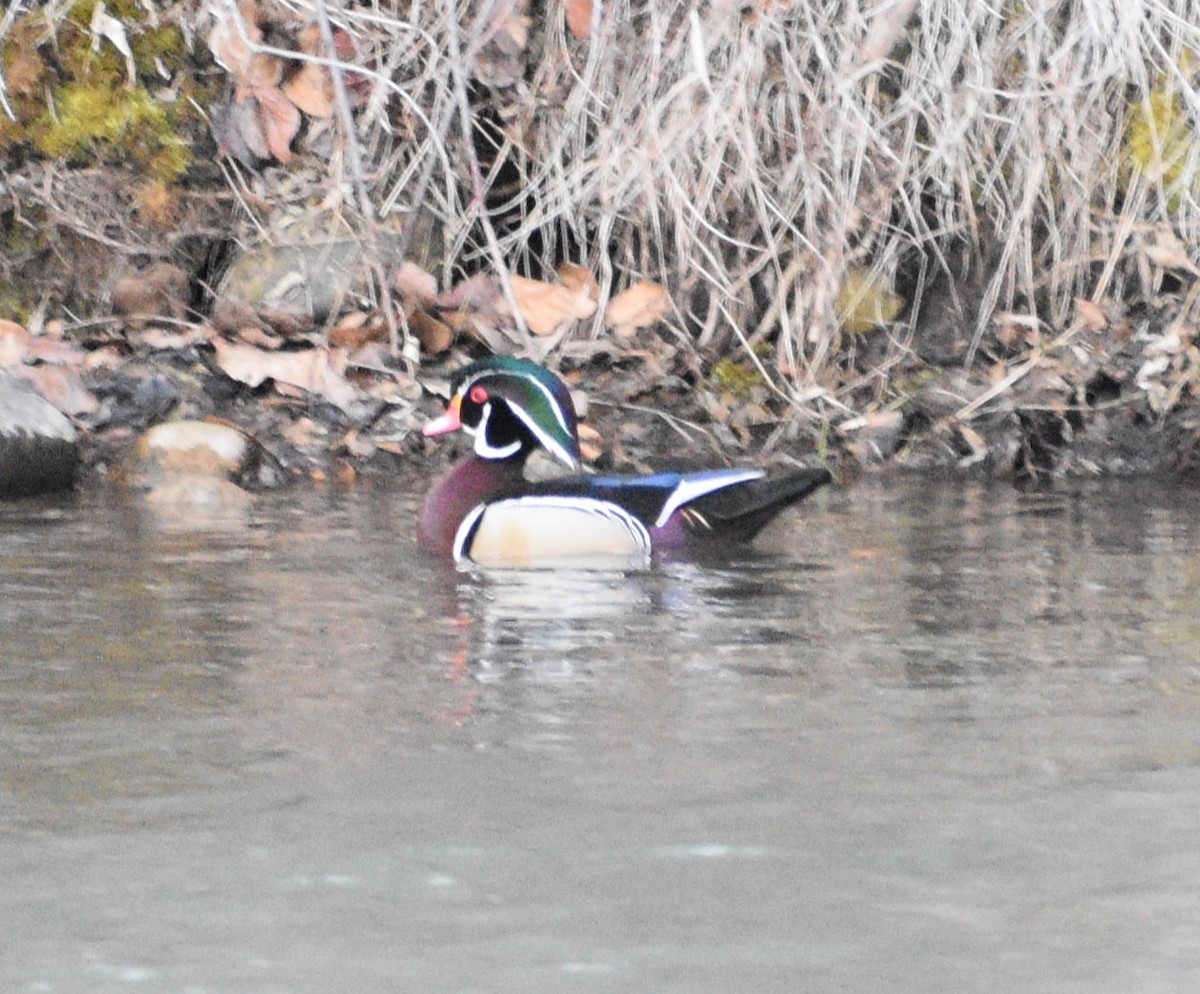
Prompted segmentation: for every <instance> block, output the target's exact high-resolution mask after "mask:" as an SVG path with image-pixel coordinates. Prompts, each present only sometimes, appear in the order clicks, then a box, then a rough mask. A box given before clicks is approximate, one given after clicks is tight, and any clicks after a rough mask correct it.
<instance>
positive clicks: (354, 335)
mask: <svg viewBox="0 0 1200 994" xmlns="http://www.w3.org/2000/svg"><path fill="white" fill-rule="evenodd" d="M387 333H388V332H387V325H386V324H385V323H384V322H382V321H380V320H379V319H378V317H377V316H373V315H371V314H368V313H367V312H366V311H353V312H352V313H350V314H347V315H346V316H345V317H343V318H342V319H341V320H340V321H338V323H337V324H336V325H334V326H333V327H332V328H331V329H330V330H329V335H328V342H329V344H330V345H333V346H335V347H337V348H345V349H357V348H362V346H364V345H366V344H367V343H368V342H378V341H380V340H382V339H385V338H387Z"/></svg>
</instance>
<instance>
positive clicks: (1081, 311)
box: [1075, 297, 1108, 331]
mask: <svg viewBox="0 0 1200 994" xmlns="http://www.w3.org/2000/svg"><path fill="white" fill-rule="evenodd" d="M1075 314H1076V315H1077V316H1078V318H1079V320H1080V321H1082V322H1083V326H1084V327H1085V328H1086V329H1087V330H1088V331H1103V330H1104V329H1105V328H1107V327H1108V318H1107V317H1106V316H1105V314H1104V308H1102V307H1101V306H1100V305H1099V304H1097V303H1096V302H1095V301H1092V300H1088V299H1086V298H1084V297H1076V298H1075Z"/></svg>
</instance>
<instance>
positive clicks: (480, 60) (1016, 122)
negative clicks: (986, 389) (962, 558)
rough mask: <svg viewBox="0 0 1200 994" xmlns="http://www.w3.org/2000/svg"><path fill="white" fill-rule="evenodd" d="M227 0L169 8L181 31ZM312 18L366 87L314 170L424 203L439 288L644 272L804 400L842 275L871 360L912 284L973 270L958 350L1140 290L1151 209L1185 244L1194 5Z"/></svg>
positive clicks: (886, 353) (808, 2) (513, 9)
mask: <svg viewBox="0 0 1200 994" xmlns="http://www.w3.org/2000/svg"><path fill="white" fill-rule="evenodd" d="M263 2H267V0H263ZM270 2H272V3H279V4H281V5H282V6H285V7H287V8H290V9H292V10H293V11H295V12H296V13H298V14H299V15H301V16H302V17H316V16H317V15H318V14H320V12H321V8H323V7H324V6H325V3H324V2H322V0H270ZM232 3H233V0H192V2H191V4H190V5H185V6H188V7H189V9H190V10H192V11H193V12H194V13H195V15H196V16H195V21H196V24H195V27H197V28H198V29H199V28H201V27H202V26H203V24H204V23H207V21H206V18H205V17H203V16H202V15H205V14H206V13H208V12H210V11H211V12H218V11H220V10H223V9H227V8H229V7H231V6H232ZM579 9H586V8H585V7H580V8H579ZM329 16H330V17H331V18H332V19H333V20H334V21H335V22H336V23H337V24H338V25H340V26H342V27H344V28H346V29H347V30H348V31H350V32H351V33H352V34H353V35H354V36H355V37H356V38H357V39H358V41H359V45H360V53H359V57H358V58H357V59H356V62H357V65H355V66H353V67H348V68H354V69H358V70H361V69H362V68H363V66H364V65H369V66H371V67H372V68H373V79H374V80H375V83H376V88H375V91H374V95H373V97H372V99H371V101H370V103H369V105H368V106H367V108H366V109H365V110H361V111H360V112H359V113H358V115H357V117H356V120H355V125H354V127H355V131H356V140H357V141H358V142H359V143H360V146H361V153H362V155H361V161H362V163H363V164H362V166H361V167H358V168H354V167H352V166H351V165H349V164H348V163H351V162H352V161H353V160H352V158H341V157H335V159H334V161H333V165H332V170H333V173H334V179H335V180H336V181H338V182H341V181H343V180H346V179H350V180H356V179H362V180H364V181H365V188H364V190H363V192H364V195H365V197H366V198H367V200H369V202H370V203H371V204H373V205H374V208H375V210H376V211H377V212H378V213H379V214H380V215H381V216H383V217H384V218H389V217H394V216H395V215H396V214H398V213H404V212H411V211H412V209H413V208H414V207H418V206H419V207H420V209H421V211H423V212H425V213H426V214H429V213H432V214H433V215H435V216H436V217H437V219H438V220H439V223H440V227H441V229H442V232H443V235H444V241H445V251H444V253H443V254H442V258H443V259H444V271H443V272H442V273H441V274H440V275H441V277H442V280H443V282H444V283H445V282H449V281H450V280H451V279H453V278H455V277H456V276H457V275H460V274H461V273H462V272H464V271H470V270H472V269H477V268H488V269H493V270H500V271H505V270H507V271H512V272H521V273H525V274H528V275H534V276H543V275H546V274H547V273H549V272H550V271H551V270H552V269H553V267H554V265H555V264H556V263H557V262H559V261H562V260H564V259H565V260H569V261H572V262H576V263H580V264H582V265H584V266H586V267H588V268H589V269H591V270H592V271H593V272H595V273H596V274H597V275H598V276H599V278H600V281H601V285H602V289H603V292H604V293H606V294H611V293H615V292H617V291H618V290H619V289H621V288H623V287H624V286H626V285H628V284H629V283H631V282H633V281H635V280H638V279H651V280H657V281H660V282H662V283H664V284H665V285H666V286H667V287H668V288H669V289H670V291H671V294H672V298H673V300H674V302H675V308H676V309H675V313H674V315H673V318H672V320H671V329H672V331H673V332H674V334H675V335H676V336H677V338H678V340H679V341H680V342H683V343H686V344H687V346H688V347H689V348H696V349H697V350H700V351H701V352H704V353H705V354H708V355H719V354H725V353H728V352H730V351H731V350H733V351H735V352H737V353H738V354H742V355H744V356H746V357H752V358H753V361H754V362H756V363H759V364H760V365H761V368H762V372H763V374H764V375H765V376H766V377H767V378H768V380H769V381H770V382H771V384H772V385H773V387H774V389H775V390H776V392H777V394H778V395H779V396H782V397H786V398H789V399H793V400H801V399H803V400H804V402H805V403H806V404H809V405H812V404H814V403H815V405H816V406H817V408H818V409H820V408H821V407H822V405H824V410H825V412H826V413H829V412H831V411H833V410H838V409H842V410H845V406H843V405H848V406H850V407H854V406H855V405H856V404H857V403H859V400H858V399H856V398H858V395H857V394H856V393H855V391H856V390H857V389H858V388H860V387H861V385H862V374H861V373H855V372H853V371H852V370H850V369H849V368H848V365H849V364H848V362H847V359H846V357H847V354H848V352H849V351H851V350H852V349H853V348H854V347H855V346H856V344H857V340H856V339H855V337H854V336H852V335H851V334H849V333H848V332H846V331H843V330H842V322H841V315H840V314H839V313H838V307H839V294H840V293H841V292H842V291H843V289H844V287H845V286H846V285H847V283H848V278H849V277H851V276H853V275H855V274H857V275H856V276H855V278H856V279H857V280H858V282H859V283H860V284H862V285H864V286H870V285H871V283H870V281H869V280H867V281H864V280H863V279H862V274H863V273H864V272H869V273H871V274H874V278H875V279H876V281H877V285H879V286H882V287H885V288H890V287H894V288H895V289H896V290H897V291H898V292H899V293H900V294H901V295H902V296H903V297H904V298H905V301H906V303H908V304H910V305H912V306H909V307H906V308H905V310H904V311H903V312H902V313H901V317H900V320H899V321H898V322H894V323H893V324H891V325H890V326H889V327H888V328H887V329H886V330H885V331H880V332H872V333H870V334H871V335H872V336H880V338H879V339H877V340H876V341H881V340H882V338H883V337H886V341H887V344H886V347H884V348H882V349H879V348H876V350H875V351H876V353H879V354H880V355H881V356H882V358H879V356H878V355H877V357H876V360H875V361H876V363H877V365H876V367H875V371H876V372H878V371H879V370H885V369H887V368H889V367H890V366H892V365H895V364H896V363H899V362H902V361H904V359H905V357H906V356H907V355H908V354H909V350H910V346H911V341H912V337H913V334H914V329H915V328H916V327H917V324H918V322H919V319H920V318H919V315H920V307H919V305H920V301H921V297H922V294H923V292H924V291H925V289H926V287H927V286H928V285H929V283H930V281H932V280H933V279H934V278H935V277H938V276H939V275H940V274H944V273H949V274H950V275H952V276H953V277H954V278H955V279H956V280H958V279H961V278H962V277H963V276H964V273H965V271H968V270H970V271H972V272H973V273H975V274H977V285H979V286H982V288H983V290H982V295H983V300H984V306H983V307H981V308H979V309H978V314H979V319H978V324H977V326H976V327H974V328H970V329H967V332H968V338H970V340H971V343H972V344H971V348H970V349H968V352H967V354H966V356H965V358H966V360H967V362H968V364H969V363H970V362H971V360H972V359H973V358H974V356H975V352H976V347H977V346H978V345H979V343H980V342H981V340H982V337H983V335H984V332H985V331H986V329H987V324H988V322H989V320H990V318H991V315H992V313H993V311H994V310H995V309H997V308H1000V309H1004V310H1007V311H1013V312H1016V313H1018V314H1020V315H1024V316H1025V317H1027V318H1032V319H1034V320H1036V322H1039V323H1040V325H1041V326H1042V327H1044V328H1045V329H1046V330H1047V331H1048V332H1050V333H1055V332H1057V331H1060V330H1062V329H1064V328H1065V327H1066V326H1067V325H1068V323H1069V321H1070V319H1071V316H1072V307H1073V301H1074V299H1075V298H1076V297H1082V298H1086V299H1094V300H1106V299H1116V300H1120V299H1131V298H1132V297H1134V296H1137V295H1148V294H1150V293H1151V292H1152V290H1153V283H1154V279H1155V275H1156V273H1155V271H1154V266H1153V265H1151V264H1148V262H1147V255H1146V253H1145V251H1144V248H1145V246H1146V245H1147V244H1149V243H1151V242H1153V241H1154V238H1155V237H1156V236H1155V232H1161V231H1162V230H1164V227H1163V226H1165V227H1166V229H1169V230H1170V231H1171V232H1173V233H1174V234H1175V235H1177V236H1178V237H1179V238H1180V239H1182V242H1183V244H1184V245H1185V246H1194V245H1196V244H1197V243H1198V242H1200V201H1198V198H1200V171H1198V170H1197V165H1198V160H1200V141H1197V140H1196V136H1197V129H1198V128H1200V94H1198V93H1197V84H1196V79H1197V75H1198V70H1197V67H1198V66H1200V54H1198V53H1200V0H761V2H759V3H757V4H752V5H748V4H745V3H742V2H738V3H733V2H729V0H714V2H712V3H710V4H707V5H697V4H696V3H695V2H694V0H603V2H601V0H596V5H595V8H594V11H593V14H592V22H591V27H590V32H589V34H588V36H587V37H586V38H585V39H582V40H581V39H579V38H577V37H574V36H573V35H572V34H571V33H570V32H569V31H568V30H567V28H566V25H565V19H564V9H563V6H562V5H561V4H559V3H556V2H550V3H548V4H547V5H546V6H545V8H538V9H537V10H536V11H534V10H533V9H531V8H530V7H529V6H528V0H472V2H468V3H465V4H463V3H460V4H458V5H457V6H456V5H455V3H454V2H453V0H417V2H411V3H401V2H398V0H374V2H373V3H363V2H359V3H349V4H345V5H340V6H339V5H338V4H336V3H329ZM364 202H365V201H364ZM414 216H415V215H414ZM1151 262H1153V260H1151ZM1192 299H1193V301H1194V299H1195V295H1193V297H1192ZM599 313H601V312H598V314H599ZM973 313H974V312H973ZM604 333H605V331H604V329H603V326H602V324H601V323H600V318H599V316H598V317H597V319H596V322H595V324H593V325H592V326H591V327H590V328H585V329H582V330H580V331H577V332H576V333H575V334H576V337H577V338H581V337H586V336H589V335H590V336H600V335H602V334H604ZM751 345H753V346H756V347H755V348H753V349H751V348H749V346H751ZM877 379H879V381H880V382H881V383H882V384H883V385H882V386H880V387H879V389H880V390H881V391H883V392H884V393H885V394H886V391H887V389H888V387H887V385H886V379H885V378H883V377H877Z"/></svg>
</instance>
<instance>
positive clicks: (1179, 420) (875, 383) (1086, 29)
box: [0, 0, 1200, 478]
mask: <svg viewBox="0 0 1200 994" xmlns="http://www.w3.org/2000/svg"><path fill="white" fill-rule="evenodd" d="M1181 2H1184V0H1181ZM1135 6H1137V5H1128V9H1126V8H1125V7H1122V6H1121V5H1116V6H1115V7H1114V6H1113V5H1109V4H1093V3H1091V2H1084V3H1082V4H1081V3H1067V2H1065V0H1064V2H1058V3H1048V4H1042V5H1036V6H1030V5H1022V4H1016V5H1012V6H1011V7H1006V8H1005V12H1004V15H1003V16H999V15H997V14H996V12H995V11H991V10H989V9H985V8H984V7H983V6H982V5H962V4H956V3H947V4H945V5H938V4H926V5H917V4H915V3H913V2H911V0H899V2H896V3H893V4H884V5H878V4H869V3H865V2H864V3H859V2H858V0H851V2H850V3H846V2H845V0H815V2H812V3H804V4H798V5H788V4H767V5H753V6H751V7H736V6H735V7H729V8H728V9H726V8H711V9H702V8H699V7H696V6H694V5H690V4H686V3H684V4H680V5H677V7H674V8H672V9H671V11H670V16H662V11H660V10H659V9H658V8H657V7H655V6H654V5H646V4H640V3H635V4H632V5H631V6H630V8H629V10H628V11H627V12H626V13H627V16H621V17H617V16H614V15H613V14H612V13H611V12H610V11H607V10H606V9H604V8H602V6H601V5H598V4H594V3H592V2H590V0H570V2H568V3H565V4H564V5H562V6H561V7H556V6H553V5H552V6H550V7H547V8H534V7H533V6H532V5H530V4H528V3H527V2H525V0H513V2H511V3H504V4H481V5H475V4H468V5H467V7H466V8H464V9H463V10H462V11H459V10H458V9H457V8H454V7H453V5H443V6H441V7H439V6H437V5H434V6H433V7H430V8H428V9H424V8H422V9H420V10H417V9H413V10H401V9H400V8H399V7H398V6H396V5H388V4H383V5H378V4H376V5H370V6H366V5H359V4H355V3H348V4H344V5H342V6H340V7H337V8H334V7H332V6H330V7H329V8H328V9H327V8H326V6H325V5H324V4H313V5H309V4H304V3H301V4H290V3H289V4H285V3H281V2H277V0H237V2H233V0H195V2H192V3H186V4H181V5H172V6H170V7H168V6H166V5H163V4H160V3H156V2H152V0H137V2H134V0H114V2H111V3H102V2H99V0H72V2H64V3H62V4H57V5H51V6H50V7H46V8H42V7H35V6H33V5H27V4H23V3H17V4H13V5H10V6H9V8H8V9H7V11H6V13H5V15H4V17H3V19H0V44H3V52H2V55H3V58H2V59H0V81H2V84H0V156H2V157H3V159H4V163H5V165H6V167H7V168H6V170H5V182H4V185H3V186H2V187H0V235H2V236H3V239H4V244H5V252H4V253H3V254H2V255H0V317H5V318H7V319H8V320H7V321H5V323H4V324H2V325H0V360H2V361H0V365H2V366H4V367H5V368H7V369H9V370H11V371H13V372H14V373H15V374H16V375H19V376H22V377H24V378H25V379H27V380H30V381H31V382H33V383H35V385H36V386H37V388H38V390H39V391H40V392H41V393H42V394H43V396H45V397H46V398H47V399H49V400H50V401H51V402H52V403H53V404H54V405H55V406H56V407H58V409H59V410H61V411H63V412H64V413H65V414H67V415H68V416H69V417H70V418H72V419H73V421H74V422H75V423H76V424H77V425H78V426H79V427H80V428H81V429H83V431H84V433H85V438H86V440H87V442H88V445H87V451H88V453H89V455H88V456H87V459H88V461H89V464H90V465H91V466H92V467H94V468H95V469H97V470H103V469H105V468H106V467H110V466H115V465H116V464H117V463H118V462H119V460H120V457H121V454H122V453H123V452H127V451H129V450H130V448H131V447H132V446H133V439H134V438H136V437H138V436H139V435H141V433H142V432H144V431H145V430H146V429H147V428H149V427H150V426H152V425H155V424H158V423H160V422H162V421H164V420H168V419H188V420H193V419H198V418H210V419H212V418H215V419H220V420H223V421H224V422H227V423H230V424H234V425H237V426H239V428H240V429H241V430H243V431H245V432H246V433H247V434H248V435H249V436H251V437H252V438H253V439H254V440H256V442H257V444H259V445H261V446H262V448H263V449H264V451H267V452H269V453H270V455H271V458H272V460H273V461H274V462H276V463H277V464H278V466H279V467H280V468H281V469H282V471H283V472H282V475H283V476H286V475H288V474H289V473H294V474H300V475H309V476H328V475H330V474H333V475H336V476H338V477H339V478H350V477H352V476H353V475H354V474H355V473H358V472H362V471H363V470H364V469H366V468H369V467H372V466H387V465H389V463H390V461H394V460H395V459H405V460H407V459H412V458H414V457H417V456H420V455H422V454H423V453H424V452H425V448H424V443H423V442H422V440H421V439H420V436H419V434H418V433H417V431H416V429H417V427H418V426H419V424H420V423H421V421H422V420H423V419H424V417H425V416H426V415H427V414H428V413H429V412H430V411H432V410H434V409H436V407H437V400H436V394H437V392H438V391H439V389H440V386H439V385H440V384H442V383H444V381H445V379H446V377H447V376H448V373H449V371H450V369H452V368H453V366H455V365H456V364H458V363H460V362H463V361H466V360H468V359H470V358H472V357H474V356H477V355H479V354H481V353H484V352H487V351H493V352H509V353H517V354H521V355H527V356H530V357H532V358H535V359H537V360H539V361H543V362H546V363H547V364H549V365H552V366H554V367H555V368H557V369H559V370H560V371H562V372H563V373H564V374H565V375H566V377H567V378H568V380H569V381H570V382H571V383H572V384H573V385H574V386H575V387H576V388H577V389H578V390H579V391H580V392H581V394H584V393H586V394H587V395H588V396H589V397H590V398H591V401H592V403H591V404H590V421H589V428H590V433H589V437H588V439H587V440H586V443H587V446H588V449H589V452H590V453H591V454H592V455H593V456H594V458H595V460H596V461H597V462H598V463H599V464H602V465H613V466H640V465H646V464H651V463H654V462H655V461H656V460H658V459H659V458H661V457H662V456H664V455H675V454H679V453H680V452H683V453H684V454H685V455H688V456H692V457H694V458H697V459H704V460H705V461H709V460H711V459H712V458H713V457H714V455H715V456H716V457H717V458H722V457H737V458H745V457H746V456H747V455H750V456H752V457H757V458H759V459H761V460H762V461H773V460H774V461H788V460H797V459H799V460H812V459H814V458H816V459H822V460H825V461H827V462H829V463H831V464H835V465H837V466H840V467H841V468H842V469H843V471H844V474H843V475H849V474H850V473H851V472H853V471H857V470H860V469H865V468H868V467H873V466H880V465H888V466H906V467H912V468H915V469H921V470H927V469H929V468H932V467H950V466H953V467H957V468H958V469H960V470H966V471H971V472H977V473H978V472H988V473H994V474H1000V475H1006V476H1011V477H1017V478H1020V477H1026V478H1040V477H1045V476H1053V475H1058V474H1095V473H1105V472H1112V473H1132V472H1152V471H1163V470H1175V471H1181V472H1191V471H1195V470H1196V468H1197V464H1198V462H1200V457H1198V456H1197V441H1198V438H1200V413H1198V410H1200V400H1198V397H1200V388H1198V387H1197V376H1198V372H1197V370H1198V361H1197V344H1196V330H1195V329H1196V325H1197V321H1198V320H1200V306H1198V305H1200V269H1198V268H1197V249H1196V245H1197V233H1198V231H1200V228H1198V217H1200V211H1198V209H1197V204H1198V203H1200V198H1198V197H1197V195H1196V194H1197V189H1198V187H1197V176H1198V175H1200V169H1198V168H1197V165H1198V163H1200V141H1197V140H1196V134H1195V127H1194V124H1193V123H1192V122H1193V121H1194V120H1195V116H1196V113H1197V112H1198V111H1200V107H1197V106H1196V99H1197V98H1196V92H1197V89H1196V87H1195V86H1194V85H1193V84H1192V80H1193V78H1194V76H1195V74H1196V65H1197V63H1196V60H1195V58H1194V55H1193V54H1191V53H1194V52H1195V51H1196V50H1200V27H1197V25H1200V17H1191V16H1182V17H1181V16H1179V12H1178V11H1174V10H1172V9H1169V6H1170V5H1163V4H1157V3H1155V4H1149V5H1145V7H1144V9H1143V8H1142V7H1138V10H1137V11H1134V10H1133V8H1134V7H1135ZM1184 6H1187V7H1188V10H1189V11H1191V10H1192V5H1191V3H1190V0H1188V2H1187V3H1184ZM443 8H444V9H443ZM1114 38H1120V39H1122V44H1120V45H1114V44H1113V39H1114ZM747 122H750V124H749V125H748V124H747ZM748 128H749V130H747V129H748Z"/></svg>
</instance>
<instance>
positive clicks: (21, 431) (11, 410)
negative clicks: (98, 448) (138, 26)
mask: <svg viewBox="0 0 1200 994" xmlns="http://www.w3.org/2000/svg"><path fill="white" fill-rule="evenodd" d="M78 465H79V445H78V434H77V433H76V431H75V427H74V425H72V424H71V422H70V421H69V420H67V418H66V417H65V416H64V415H63V414H61V413H60V412H59V411H57V410H56V409H55V408H54V407H52V406H51V405H50V403H49V402H47V401H46V400H44V399H43V398H42V397H41V395H40V394H38V392H37V391H36V390H34V389H33V387H32V386H30V385H29V384H28V383H26V382H25V381H24V380H22V379H20V378H19V377H16V376H13V375H12V374H11V373H7V372H3V371H0V497H23V496H26V495H29V494H36V493H46V492H49V491H54V490H66V489H69V488H70V487H71V486H72V484H74V482H75V472H76V469H77V468H78Z"/></svg>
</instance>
